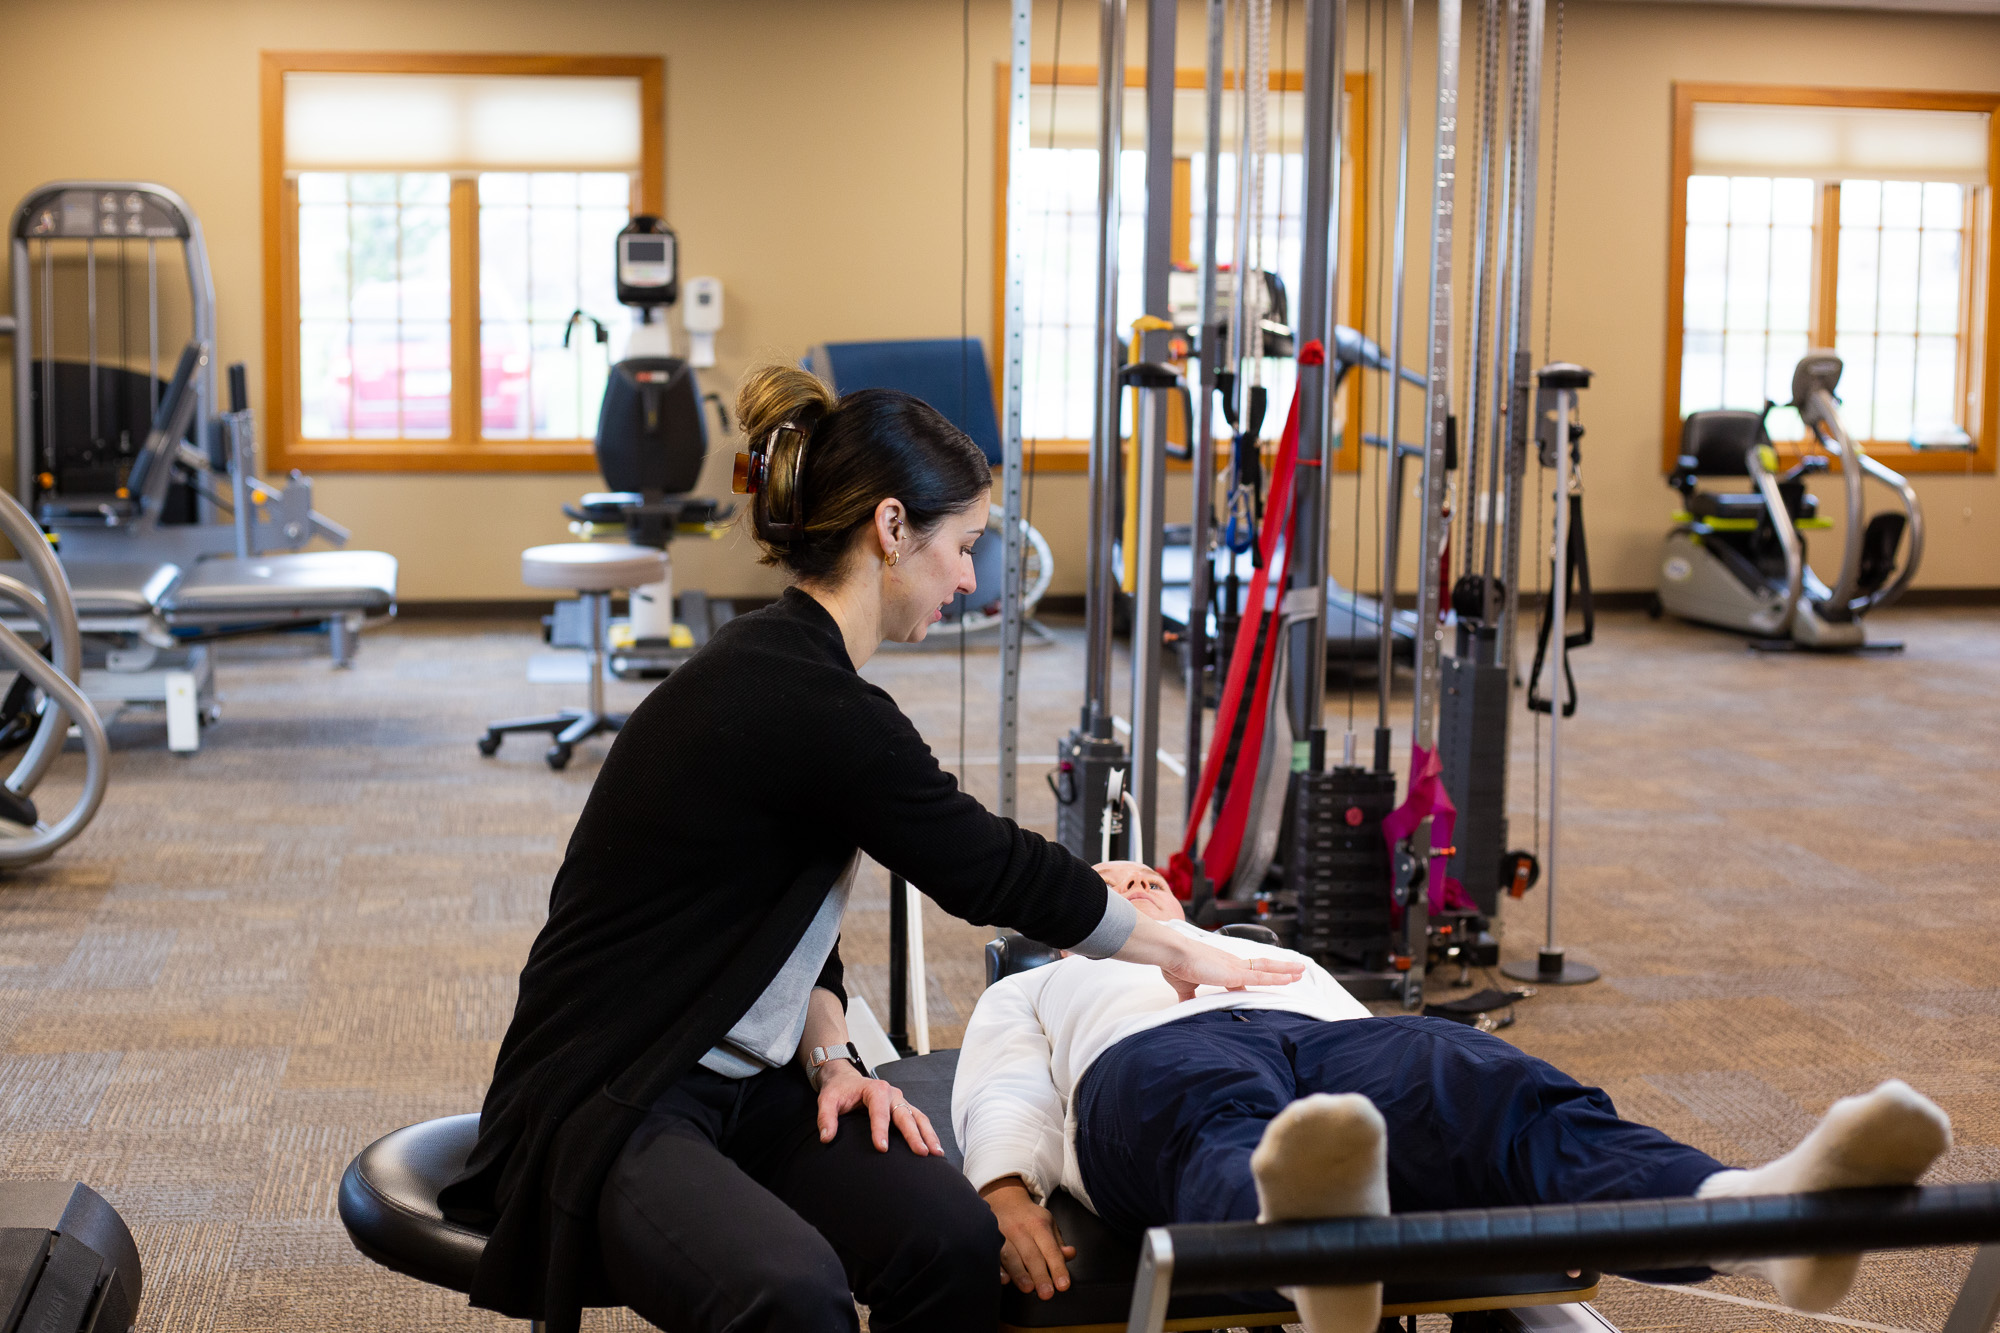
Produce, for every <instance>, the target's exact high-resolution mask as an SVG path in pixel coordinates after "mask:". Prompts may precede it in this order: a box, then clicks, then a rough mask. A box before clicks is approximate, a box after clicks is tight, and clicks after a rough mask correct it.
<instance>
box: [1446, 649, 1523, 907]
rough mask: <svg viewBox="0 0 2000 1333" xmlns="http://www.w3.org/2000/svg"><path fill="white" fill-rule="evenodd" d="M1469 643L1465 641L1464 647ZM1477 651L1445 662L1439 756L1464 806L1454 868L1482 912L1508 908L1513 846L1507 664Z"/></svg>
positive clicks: (1455, 798) (1449, 788) (1449, 787)
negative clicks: (1504, 894) (1505, 893)
mask: <svg viewBox="0 0 2000 1333" xmlns="http://www.w3.org/2000/svg"><path fill="white" fill-rule="evenodd" d="M1464 646H1467V645H1464V644H1461V647H1464ZM1470 646H1471V647H1472V648H1473V651H1474V654H1475V655H1474V656H1458V657H1449V656H1448V657H1445V658H1444V659H1442V660H1441V661H1440V662H1439V664H1438V686H1439V690H1440V693H1439V695H1438V760H1439V762H1440V764H1441V765H1442V766H1443V769H1444V789H1445V793H1446V794H1447V795H1448V796H1450V797H1451V803H1452V804H1453V805H1455V806H1457V807H1458V827H1457V829H1456V830H1455V831H1454V832H1453V833H1452V842H1453V843H1455V844H1457V847H1458V854H1457V855H1456V856H1454V857H1452V858H1451V869H1452V873H1453V874H1454V875H1456V876H1457V877H1458V879H1459V882H1460V883H1462V884H1464V885H1465V891H1466V893H1468V894H1469V895H1471V897H1472V901H1473V902H1474V903H1476V904H1477V905H1478V907H1479V910H1480V912H1481V913H1482V914H1483V915H1485V916H1487V917H1489V918H1490V917H1492V916H1494V915H1495V914H1496V913H1498V912H1499V910H1500V887H1501V886H1500V858H1501V856H1502V855H1503V854H1504V853H1505V852H1506V850H1507V707H1508V704H1509V702H1510V701H1509V699H1508V694H1507V669H1506V668H1505V667H1500V666H1494V665H1492V664H1491V663H1490V662H1483V661H1480V660H1479V655H1483V654H1482V650H1486V649H1489V648H1490V640H1489V641H1487V642H1478V641H1475V642H1474V643H1473V644H1472V645H1470Z"/></svg>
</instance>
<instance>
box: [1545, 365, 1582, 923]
mask: <svg viewBox="0 0 2000 1333" xmlns="http://www.w3.org/2000/svg"><path fill="white" fill-rule="evenodd" d="M1575 402H1576V395H1575V394H1574V393H1572V392H1570V391H1569V390H1567V389H1564V390H1562V391H1560V392H1558V393H1557V394H1556V435H1555V439H1556V540H1555V553H1554V555H1553V556H1552V557H1551V561H1552V563H1553V565H1554V567H1555V573H1554V574H1553V575H1552V576H1551V578H1550V584H1549V656H1550V661H1549V704H1550V707H1549V848H1548V854H1547V855H1546V856H1544V857H1543V858H1542V902H1543V905H1544V906H1545V907H1546V908H1547V917H1546V921H1545V923H1544V928H1545V930H1546V932H1547V933H1546V935H1545V936H1544V939H1543V943H1542V948H1543V949H1544V950H1545V951H1547V952H1549V953H1554V952H1556V951H1557V950H1558V949H1560V948H1561V946H1560V945H1559V944H1557V943H1556V882H1557V879H1558V877H1559V876H1558V871H1559V870H1560V866H1561V861H1562V855H1561V847H1562V839H1561V828H1562V822H1561V821H1562V724H1563V709H1562V704H1563V681H1565V680H1567V679H1568V675H1567V674H1566V673H1567V672H1568V669H1569V538H1570V532H1569V491H1570V482H1571V476H1570V463H1569V421H1570V409H1571V406H1572V404H1574V403H1575Z"/></svg>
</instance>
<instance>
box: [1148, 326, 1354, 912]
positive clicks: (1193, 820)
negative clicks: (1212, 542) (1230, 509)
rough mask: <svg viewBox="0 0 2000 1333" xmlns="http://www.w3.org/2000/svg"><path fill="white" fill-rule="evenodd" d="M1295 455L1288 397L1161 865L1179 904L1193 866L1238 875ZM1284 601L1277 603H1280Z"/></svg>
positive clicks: (1213, 874) (1295, 410) (1307, 352)
mask: <svg viewBox="0 0 2000 1333" xmlns="http://www.w3.org/2000/svg"><path fill="white" fill-rule="evenodd" d="M1299 364H1300V365H1302V366H1319V365H1325V364H1326V348H1325V347H1324V346H1323V345H1321V343H1320V342H1319V341H1318V340H1317V339H1315V340H1313V341H1312V342H1309V343H1307V344H1306V345H1305V346H1304V347H1302V348H1300V349H1299ZM1298 455H1299V397H1298V391H1297V390H1296V388H1295V389H1294V390H1293V393H1292V407H1291V411H1290V412H1289V413H1287V414H1286V417H1285V431H1284V434H1283V435H1282V436H1280V437H1279V439H1278V457H1277V462H1276V466H1275V468H1274V469H1273V470H1272V474H1271V499H1270V503H1269V504H1268V506H1267V507H1266V508H1265V511H1264V530H1263V532H1262V533H1260V534H1259V535H1258V539H1257V544H1258V549H1259V554H1260V555H1261V557H1262V558H1261V559H1260V560H1259V561H1258V566H1257V572H1256V574H1255V576H1253V577H1252V578H1251V580H1250V596H1249V601H1248V604H1249V608H1250V611H1249V614H1248V615H1246V616H1245V617H1244V618H1243V619H1242V621H1241V622H1239V624H1238V625H1237V630H1236V646H1235V648H1234V649H1233V650H1232V651H1231V653H1230V656H1229V673H1228V675H1227V676H1225V677H1224V678H1223V685H1222V698H1221V701H1220V702H1219V704H1218V706H1217V708H1216V711H1215V732H1214V734H1213V735H1212V736H1211V737H1210V738H1209V742H1208V758H1207V759H1206V760H1205V761H1204V762H1203V764H1202V768H1201V785H1200V786H1199V787H1198V788H1196V791H1195V798H1194V804H1193V805H1191V806H1189V807H1188V810H1189V818H1188V827H1187V834H1186V836H1185V837H1183V838H1182V839H1181V849H1180V850H1179V851H1177V852H1175V853H1174V854H1173V857H1172V858H1171V859H1170V860H1169V861H1168V862H1167V869H1166V876H1167V883H1169V884H1171V885H1172V886H1173V890H1174V894H1175V896H1176V897H1178V898H1180V899H1181V900H1182V901H1183V902H1185V901H1187V900H1188V899H1189V898H1191V897H1193V895H1194V871H1195V866H1196V864H1197V863H1198V862H1199V864H1201V865H1202V866H1203V868H1204V869H1205V870H1206V871H1207V872H1208V876H1209V878H1210V880H1212V881H1213V882H1214V883H1216V884H1226V883H1228V882H1229V880H1230V878H1231V877H1232V876H1234V875H1235V873H1236V858H1237V856H1238V854H1239V853H1240V852H1241V851H1242V849H1243V831H1244V827H1245V826H1246V825H1247V824H1248V823H1249V820H1250V796H1251V793H1252V792H1253V791H1254V790H1255V789H1256V786H1257V765H1258V763H1259V761H1260V760H1261V759H1262V757H1263V752H1264V719H1265V717H1266V716H1267V715H1268V713H1269V711H1270V704H1271V673H1272V671H1273V670H1274V669H1275V667H1276V666H1277V661H1278V633H1277V629H1278V623H1279V615H1278V607H1277V606H1276V605H1269V606H1267V605H1266V603H1267V602H1269V601H1270V600H1271V599H1270V598H1269V596H1268V593H1269V589H1270V586H1271V562H1272V560H1273V559H1274V558H1275V557H1276V555H1277V549H1278V540H1279V538H1280V537H1281V536H1289V533H1290V530H1291V526H1292V500H1293V494H1292V482H1293V475H1294V473H1295V471H1296V469H1297V466H1298ZM1291 562H1292V543H1291V542H1290V541H1289V540H1287V541H1286V542H1285V555H1284V561H1283V563H1282V564H1280V565H1279V566H1278V586H1279V587H1280V588H1282V587H1284V585H1285V577H1286V574H1287V573H1288V572H1289V570H1290V568H1291ZM1280 600H1282V599H1280ZM1189 614H1190V615H1206V614H1207V609H1206V608H1204V607H1191V608H1189ZM1252 658H1255V659H1256V663H1257V687H1256V690H1255V692H1254V693H1252V694H1251V696H1250V712H1249V715H1248V718H1247V720H1246V722H1245V725H1244V728H1243V743H1242V745H1241V746H1240V747H1239V748H1238V750H1237V754H1236V767H1235V770H1234V776H1235V780H1234V781H1232V782H1231V783H1230V787H1229V794H1228V795H1227V796H1225V797H1224V798H1223V801H1222V813H1221V814H1220V815H1218V816H1216V820H1215V831H1214V832H1213V833H1212V834H1210V835H1209V839H1208V850H1207V851H1206V852H1205V853H1203V854H1202V855H1201V856H1200V857H1197V856H1196V855H1195V843H1196V842H1197V841H1198V840H1199V838H1200V837H1201V825H1202V817H1203V814H1204V813H1205V812H1206V811H1207V809H1208V803H1209V800H1210V798H1212V797H1213V796H1214V795H1215V784H1216V782H1217V780H1218V779H1219V778H1220V777H1221V775H1222V760H1223V756H1224V755H1225V754H1227V753H1228V750H1229V737H1230V734H1231V732H1233V731H1234V730H1235V727H1236V715H1237V713H1238V712H1240V711H1241V709H1242V705H1243V687H1244V684H1245V682H1247V681H1248V680H1249V678H1250V664H1251V659H1252Z"/></svg>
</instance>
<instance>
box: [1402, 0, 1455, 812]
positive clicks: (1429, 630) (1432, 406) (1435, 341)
mask: <svg viewBox="0 0 2000 1333" xmlns="http://www.w3.org/2000/svg"><path fill="white" fill-rule="evenodd" d="M1408 4H1409V0H1405V8H1404V14H1405V15H1406V16H1407V15H1408V13H1409V8H1408ZM1458 46H1459V0H1438V68H1437V81H1438V86H1437V164H1436V165H1437V172H1436V177H1435V180H1434V182H1433V184H1432V191H1433V194H1432V201H1431V313H1430V349H1429V353H1428V357H1429V373H1430V382H1429V384H1428V385H1427V386H1426V388H1425V390H1424V410H1425V415H1426V424H1427V429H1426V431H1425V438H1424V473H1423V517H1422V522H1421V526H1420V528H1419V533H1420V535H1419V538H1418V544H1419V546H1420V548H1421V550H1422V552H1423V554H1422V557H1421V558H1420V559H1419V560H1418V563H1417V642H1416V659H1417V660H1416V672H1415V675H1416V703H1415V706H1414V715H1413V719H1412V723H1411V738H1412V742H1413V743H1414V744H1416V745H1421V746H1423V747H1424V748H1425V749H1430V748H1431V747H1432V745H1433V744H1435V740H1436V733H1437V712H1438V661H1439V658H1440V657H1441V656H1442V655H1443V652H1444V624H1443V621H1442V620H1441V618H1440V612H1441V611H1442V608H1441V607H1440V606H1439V604H1438V599H1439V596H1440V592H1441V590H1440V589H1439V587H1438V560H1439V554H1440V551H1441V550H1442V548H1443V544H1444V533H1445V522H1446V520H1445V514H1444V495H1445V435H1446V432H1447V431H1448V430H1449V428H1450V427H1449V418H1450V416H1451V335H1452V326H1451V315H1452V226H1453V221H1454V219H1453V216H1452V213H1453V209H1454V207H1455V205H1456V202H1457V192H1458V191H1457V180H1458V175H1457V170H1458ZM1404 86H1405V87H1406V88H1407V87H1408V81H1407V80H1405V84H1404ZM1394 438H1395V432H1394V431H1391V432H1390V439H1392V440H1393V439H1394ZM1398 498H1399V497H1398ZM1411 780H1412V781H1414V780H1415V774H1412V775H1411Z"/></svg>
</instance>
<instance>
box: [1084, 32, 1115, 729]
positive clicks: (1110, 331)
mask: <svg viewBox="0 0 2000 1333" xmlns="http://www.w3.org/2000/svg"><path fill="white" fill-rule="evenodd" d="M1124 97H1125V0H1102V9H1101V13H1100V19H1099V27H1098V52H1097V103H1098V126H1097V305H1096V312H1095V313H1096V318H1095V333H1096V339H1097V343H1096V347H1095V349H1094V350H1095V354H1094V357H1093V361H1092V364H1093V365H1094V366H1095V373H1096V378H1095V380H1094V382H1093V385H1092V401H1093V406H1094V409H1095V410H1094V411H1093V413H1092V416H1091V423H1090V519H1089V544H1088V546H1087V547H1086V551H1085V579H1086V581H1087V587H1086V589H1085V595H1084V622H1085V623H1084V639H1085V642H1084V682H1083V690H1084V702H1083V730H1084V732H1085V734H1086V735H1089V736H1091V737H1092V738H1095V739H1099V740H1109V739H1110V738H1111V606H1112V600H1113V598H1114V596H1115V591H1114V588H1113V584H1112V571H1111V538H1112V529H1113V523H1112V516H1113V515H1114V514H1115V513H1116V512H1117V508H1118V500H1117V496H1118V481H1119V469H1118V407H1119V404H1118V363H1119V340H1118V332H1117V324H1118V223H1119V199H1118V160H1119V157H1120V150H1121V149H1122V147H1123V143H1122V140H1123V137H1124V135H1123V131H1124V121H1125V116H1124V110H1125V108H1124Z"/></svg>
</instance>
